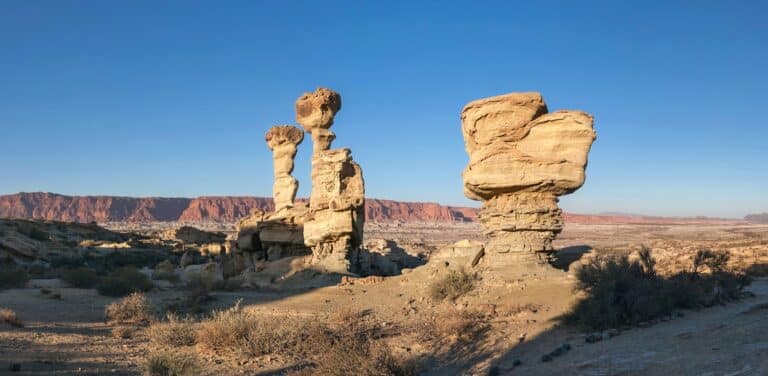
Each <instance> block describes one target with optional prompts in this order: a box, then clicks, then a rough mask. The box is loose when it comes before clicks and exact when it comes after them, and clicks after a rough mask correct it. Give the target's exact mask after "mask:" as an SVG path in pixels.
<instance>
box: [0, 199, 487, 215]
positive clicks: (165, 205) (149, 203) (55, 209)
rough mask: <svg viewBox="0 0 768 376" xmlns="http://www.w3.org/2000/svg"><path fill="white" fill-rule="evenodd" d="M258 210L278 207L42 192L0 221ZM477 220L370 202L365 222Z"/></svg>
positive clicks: (0, 206) (7, 206) (453, 210)
mask: <svg viewBox="0 0 768 376" xmlns="http://www.w3.org/2000/svg"><path fill="white" fill-rule="evenodd" d="M255 208H258V209H261V210H265V211H270V210H273V209H274V204H273V202H272V199H271V198H265V197H230V196H203V197H198V198H193V199H189V198H164V197H146V198H136V197H115V196H65V195H60V194H55V193H42V192H36V193H17V194H12V195H5V196H0V217H13V218H33V219H48V220H57V221H69V222H91V221H96V222H109V221H127V222H153V221H185V222H202V221H217V222H235V221H237V220H238V219H240V218H243V217H245V216H247V215H248V214H250V213H251V211H252V210H253V209H255ZM476 218H477V209H474V208H461V207H450V206H443V205H440V204H436V203H422V202H399V201H392V200H379V199H366V219H367V220H368V221H371V222H388V221H402V222H417V221H418V222H453V221H458V222H471V221H473V220H475V219H476Z"/></svg>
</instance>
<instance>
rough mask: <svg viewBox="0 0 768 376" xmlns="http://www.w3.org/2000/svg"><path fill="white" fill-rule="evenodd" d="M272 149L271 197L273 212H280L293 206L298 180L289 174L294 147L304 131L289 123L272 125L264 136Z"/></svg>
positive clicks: (302, 137) (291, 170)
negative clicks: (273, 181)
mask: <svg viewBox="0 0 768 376" xmlns="http://www.w3.org/2000/svg"><path fill="white" fill-rule="evenodd" d="M264 138H265V140H266V141H267V146H269V149H270V150H272V157H273V161H274V168H275V183H274V185H273V186H272V197H273V198H274V200H275V212H277V213H280V212H282V211H284V210H285V209H289V208H291V207H293V201H294V199H295V198H296V191H297V190H298V189H299V182H298V181H297V180H296V179H295V178H294V177H293V176H291V173H292V172H293V160H294V158H295V157H296V149H297V147H298V145H299V144H301V141H303V140H304V132H303V131H302V130H301V129H299V128H296V127H294V126H291V125H279V126H274V127H272V128H270V129H269V131H267V134H266V136H265V137H264Z"/></svg>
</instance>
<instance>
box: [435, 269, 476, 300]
mask: <svg viewBox="0 0 768 376" xmlns="http://www.w3.org/2000/svg"><path fill="white" fill-rule="evenodd" d="M476 281H477V275H475V274H470V273H467V272H466V271H464V270H462V271H455V270H450V271H449V272H448V274H446V275H445V276H444V277H443V278H440V279H438V280H437V281H435V282H433V283H432V285H431V286H430V288H429V296H430V297H431V298H432V300H436V301H440V300H446V299H449V300H456V299H458V298H459V297H461V296H462V295H464V294H466V293H468V292H470V291H472V290H473V289H474V288H475V282H476Z"/></svg>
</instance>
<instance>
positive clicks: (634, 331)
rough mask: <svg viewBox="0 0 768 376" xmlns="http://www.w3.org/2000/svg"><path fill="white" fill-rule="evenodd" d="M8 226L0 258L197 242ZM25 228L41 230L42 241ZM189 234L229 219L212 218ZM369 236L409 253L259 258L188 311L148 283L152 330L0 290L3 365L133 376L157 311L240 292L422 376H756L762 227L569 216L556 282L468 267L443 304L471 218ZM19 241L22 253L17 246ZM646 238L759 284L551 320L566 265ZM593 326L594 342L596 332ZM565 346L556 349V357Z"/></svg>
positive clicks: (565, 300)
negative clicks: (388, 269) (352, 267)
mask: <svg viewBox="0 0 768 376" xmlns="http://www.w3.org/2000/svg"><path fill="white" fill-rule="evenodd" d="M604 219H605V218H604ZM605 220H606V221H607V220H608V219H605ZM12 222H19V221H9V220H5V221H3V223H2V228H0V230H1V231H2V232H1V234H2V237H1V239H2V242H0V245H2V248H0V252H6V253H7V252H14V251H15V252H19V251H21V252H25V249H27V250H30V251H31V250H34V252H39V253H35V254H30V255H29V256H30V259H32V258H36V259H48V260H50V259H51V258H50V255H51V254H59V255H74V254H82V253H83V252H86V250H90V251H91V252H106V253H111V252H115V253H117V254H120V255H124V256H126V260H128V258H130V257H135V258H136V259H137V260H136V263H137V264H141V263H144V264H151V265H150V268H152V267H154V265H156V264H157V263H159V260H161V259H166V258H167V259H171V260H174V262H175V263H178V262H179V261H180V259H179V257H180V255H181V254H182V253H183V252H184V251H183V249H184V248H186V249H194V248H195V247H197V244H195V243H189V244H185V242H184V241H183V240H178V239H170V238H167V237H165V238H163V236H162V234H163V233H164V232H165V233H167V232H168V231H167V230H168V229H173V228H175V227H178V224H176V223H144V224H136V223H134V224H130V223H126V222H122V223H110V224H106V226H105V227H107V228H110V229H111V230H107V229H102V228H100V227H96V226H94V225H74V224H63V223H58V222H48V223H45V222H24V221H21V222H20V223H21V225H13V224H12ZM670 222H676V221H670ZM17 226H18V227H17ZM27 227H29V228H38V227H39V228H40V231H41V232H43V231H44V232H45V234H46V236H45V238H44V239H43V237H41V236H40V235H39V233H38V232H34V231H31V230H29V229H26V228H27ZM198 227H202V228H213V227H216V228H219V229H221V230H224V231H231V228H232V227H231V225H226V224H211V223H207V224H201V225H199V226H198ZM19 229H21V230H20V231H21V233H19V232H17V231H19ZM129 231H135V232H129ZM24 233H31V234H33V235H32V236H31V237H28V236H26V235H24ZM35 234H37V235H35ZM153 234H154V235H153ZM365 234H366V239H365V243H366V244H367V246H368V247H369V248H371V249H382V248H383V249H389V250H390V251H392V250H396V249H397V250H403V251H404V252H405V255H408V256H411V257H413V259H414V260H418V262H416V263H415V264H414V265H413V267H411V268H403V270H401V271H400V273H399V274H396V275H392V276H386V277H377V276H372V277H364V278H354V277H351V278H350V277H342V276H333V275H322V274H316V273H311V272H308V271H297V270H296V268H297V267H296V265H297V262H296V260H297V259H301V257H294V258H286V259H282V260H280V262H275V263H271V265H267V264H264V266H265V267H266V269H264V270H262V271H261V272H260V273H261V274H263V275H262V276H261V277H259V278H255V279H254V281H253V283H252V286H251V287H241V286H237V287H235V288H231V287H217V288H214V289H213V290H212V291H209V292H208V293H207V297H206V298H205V299H204V300H201V301H200V302H198V304H197V306H195V307H194V310H192V309H188V307H186V306H185V305H186V304H188V302H187V300H188V296H189V289H188V288H187V287H185V286H184V284H183V282H181V281H176V282H169V281H166V280H158V279H156V280H154V281H153V282H154V284H155V286H154V287H153V288H152V289H150V290H149V291H147V292H146V293H145V295H146V298H147V299H148V300H149V301H150V302H151V309H152V320H153V321H156V322H157V323H156V324H152V326H150V324H149V323H141V322H138V323H130V324H126V323H119V322H116V321H114V320H112V321H108V320H107V318H106V316H105V308H106V307H107V306H108V305H109V304H110V303H113V302H115V301H117V300H119V298H114V297H108V296H103V295H100V294H99V293H98V292H97V291H96V290H95V289H93V288H75V287H72V286H71V285H70V284H68V283H67V282H63V281H62V280H61V279H59V278H57V277H58V275H57V273H56V272H55V271H41V272H39V274H38V275H30V279H29V280H28V281H27V282H26V283H25V284H24V285H23V286H17V287H11V288H5V289H4V290H3V291H0V306H2V308H7V309H11V310H13V311H14V312H15V313H16V314H17V315H18V317H19V319H20V320H21V321H22V323H23V326H21V327H16V326H12V325H10V324H0V365H3V367H2V369H0V373H3V372H8V373H11V372H12V371H11V370H12V369H14V368H13V367H18V372H15V371H14V372H13V374H27V375H49V374H56V375H69V374H93V375H96V374H120V375H134V374H140V373H142V371H143V370H144V367H145V364H146V362H147V359H148V358H149V357H150V356H151V354H153V353H157V352H158V351H160V350H162V349H163V348H164V347H167V346H164V345H158V344H157V343H155V342H153V341H152V340H151V338H152V336H156V334H153V331H152V329H151V328H153V327H154V326H155V325H161V324H162V323H163V322H166V319H165V315H166V312H167V311H176V312H180V314H183V315H189V317H193V318H194V319H193V320H196V322H199V321H200V320H205V317H207V315H209V314H210V312H211V311H212V310H219V309H226V308H229V307H232V306H234V305H236V304H238V303H237V302H238V301H241V302H240V303H239V304H240V306H242V307H244V308H243V309H245V310H248V311H249V312H252V314H253V315H256V316H258V317H259V318H260V320H263V321H264V322H266V323H267V324H268V325H275V326H278V325H280V324H279V323H280V322H281V321H287V322H294V321H292V320H297V321H299V322H329V323H332V324H333V323H337V322H339V321H340V322H342V323H344V324H343V325H350V322H355V321H359V324H358V325H363V324H362V323H365V325H369V326H370V328H372V329H371V330H375V332H376V334H375V340H374V341H376V343H383V344H386V349H387V351H388V352H389V353H391V354H392V355H393V356H394V357H396V358H398V359H410V360H411V361H413V362H414V363H418V369H419V372H420V373H424V374H436V375H454V374H472V375H474V374H477V375H486V374H498V375H501V374H513V375H516V374H519V375H550V374H574V375H662V374H663V375H669V374H680V375H764V374H766V372H767V371H766V370H767V369H768V340H767V338H768V281H766V280H765V279H764V278H763V277H762V276H764V275H766V269H767V268H768V267H767V265H768V225H761V224H749V223H746V222H732V223H719V222H718V223H700V222H696V221H691V222H690V223H669V224H634V223H630V224H622V223H601V224H580V223H568V224H567V225H566V227H565V230H564V232H563V233H562V234H561V235H560V236H559V237H558V239H557V240H556V242H555V246H556V248H557V249H559V250H560V251H559V252H558V253H557V254H556V259H555V260H554V261H553V263H554V264H556V265H557V266H558V267H559V268H560V269H553V270H556V272H554V273H556V274H557V275H554V276H553V275H550V274H551V273H552V272H544V273H540V275H537V272H536V271H532V272H531V273H530V274H528V275H524V276H520V278H518V279H514V280H505V281H501V280H496V279H497V278H499V276H497V275H495V274H494V273H493V272H486V271H484V270H483V267H482V266H479V267H478V268H477V273H478V277H479V278H484V279H485V280H484V281H483V283H481V284H478V287H477V288H475V289H473V290H471V291H469V292H467V293H466V294H464V295H461V296H459V297H457V298H456V299H455V300H451V299H446V300H438V299H435V297H434V296H433V295H432V293H431V288H432V286H433V285H434V284H435V282H436V281H438V280H440V278H441V276H442V275H443V274H444V273H445V269H448V268H449V267H448V266H446V265H445V264H446V263H447V262H446V261H443V260H445V258H441V257H442V256H441V252H440V250H441V249H445V247H446V246H448V247H450V246H451V244H453V243H455V242H457V241H460V240H462V239H480V238H481V228H480V226H479V225H478V224H476V223H461V222H418V223H416V222H414V223H403V222H392V221H389V222H376V223H368V224H367V226H366V232H365ZM35 238H40V239H43V240H36V239H35ZM73 239H78V242H77V243H76V242H74V240H73ZM384 239H386V240H387V241H385V240H384ZM66 240H69V241H68V242H66ZM187 240H194V239H187ZM25 244H26V245H27V246H29V247H28V248H24V247H23V246H24V245H25ZM643 245H644V246H647V247H649V248H651V249H652V252H653V255H654V257H655V258H656V259H657V269H658V270H659V272H660V273H672V272H673V271H674V270H677V269H680V268H688V267H690V264H691V259H692V258H693V255H694V253H695V252H696V251H697V250H699V249H704V248H707V249H714V250H722V251H728V252H730V254H731V258H730V260H729V267H730V268H732V269H734V270H744V271H750V273H752V274H753V275H754V276H755V279H754V281H753V282H752V284H751V285H750V286H748V287H747V288H746V290H745V294H744V297H742V298H741V299H739V300H737V301H735V302H730V303H727V304H723V305H719V304H718V305H716V306H714V307H708V308H700V309H692V310H676V311H675V313H674V314H673V315H672V316H669V317H664V318H663V319H661V320H653V321H651V322H644V323H640V324H639V325H633V326H625V327H623V328H620V329H618V330H616V331H608V330H606V331H595V330H591V329H590V330H584V329H583V328H579V327H577V326H572V325H566V324H563V323H561V321H560V320H559V319H558V317H559V316H560V315H562V314H563V313H565V312H567V311H568V310H569V309H570V307H572V306H573V304H575V303H576V302H578V301H579V300H580V299H584V296H583V294H581V293H579V292H577V291H575V290H574V286H575V282H574V270H575V269H577V267H578V265H581V264H582V263H585V262H587V260H589V259H590V258H593V257H596V256H597V255H601V254H630V253H632V252H635V251H637V250H639V249H640V248H641V246H643ZM11 249H13V250H14V251H11ZM147 254H156V255H158V256H157V257H156V258H153V257H148V256H146V255H147ZM138 255H143V256H142V257H139V256H138ZM16 256H17V257H18V256H19V255H18V254H16ZM208 257H214V256H208ZM126 260H124V261H126ZM204 261H205V260H199V261H198V262H204ZM126 262H129V263H130V262H132V261H126ZM31 274H34V271H33V272H32V273H31ZM149 274H150V275H151V274H152V273H151V272H149ZM195 325H202V324H195ZM123 331H125V332H123ZM595 335H598V336H599V338H600V339H601V340H599V341H595ZM590 336H592V337H590ZM587 339H590V341H589V342H587ZM590 342H591V343H590ZM317 346H318V347H317V348H314V349H311V350H310V352H315V353H317V352H324V351H328V352H332V351H333V350H330V349H329V348H328V345H323V344H321V345H317ZM564 346H566V348H567V349H568V350H567V351H566V350H558V349H561V348H563V347H564ZM178 351H180V352H182V353H184V352H186V353H189V354H192V356H193V357H194V359H195V362H196V364H197V367H198V368H196V371H195V372H196V373H194V374H203V375H215V374H218V375H222V374H227V375H228V374H249V375H264V374H285V373H289V372H293V371H294V370H295V369H296V366H297V365H300V364H301V363H302V362H303V361H304V360H305V359H302V358H301V357H299V358H297V357H295V356H288V355H285V354H281V352H280V351H264V352H259V351H255V352H242V351H236V350H233V349H230V348H216V349H211V348H208V347H205V346H204V345H202V344H200V343H198V344H191V345H189V346H186V345H185V346H181V347H180V348H179V350H178ZM358 351H362V350H360V349H358ZM553 352H554V353H555V354H556V356H553V357H551V359H549V360H546V361H545V360H544V357H545V356H546V355H548V354H552V353H553ZM357 355H359V356H365V355H362V354H357ZM307 359H309V358H307ZM348 361H349V362H350V364H352V365H354V364H357V363H355V362H354V361H352V360H348ZM414 367H417V366H414ZM342 370H343V369H342ZM341 374H343V372H342V373H341Z"/></svg>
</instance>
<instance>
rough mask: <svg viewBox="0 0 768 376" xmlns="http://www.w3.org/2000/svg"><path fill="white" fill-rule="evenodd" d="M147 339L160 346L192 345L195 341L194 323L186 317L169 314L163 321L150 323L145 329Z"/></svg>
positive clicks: (195, 329)
mask: <svg viewBox="0 0 768 376" xmlns="http://www.w3.org/2000/svg"><path fill="white" fill-rule="evenodd" d="M147 334H148V335H149V340H150V341H151V342H152V343H153V344H155V345H157V346H160V347H168V346H170V347H181V346H193V345H194V344H195V343H197V328H196V327H195V323H194V322H193V321H192V320H190V319H186V318H179V317H178V316H176V315H173V314H169V315H168V316H167V320H166V321H165V322H158V323H154V324H152V325H151V326H150V327H149V328H148V329H147Z"/></svg>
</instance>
